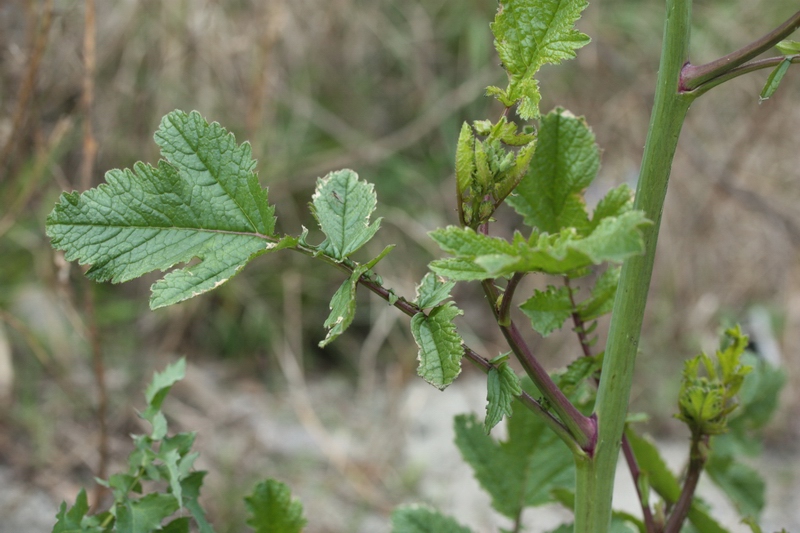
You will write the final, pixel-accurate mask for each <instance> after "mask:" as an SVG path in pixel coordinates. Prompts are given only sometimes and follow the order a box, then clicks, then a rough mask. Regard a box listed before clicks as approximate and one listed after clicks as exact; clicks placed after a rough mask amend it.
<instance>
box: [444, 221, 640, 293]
mask: <svg viewBox="0 0 800 533" xmlns="http://www.w3.org/2000/svg"><path fill="white" fill-rule="evenodd" d="M649 223H650V222H648V221H647V220H646V219H645V218H644V215H643V214H642V213H641V212H640V211H630V212H628V213H625V214H623V215H621V216H619V217H608V218H605V219H603V221H602V222H601V223H600V224H599V225H598V227H597V228H596V229H595V230H594V231H593V232H592V233H591V234H590V235H588V236H586V237H582V236H580V235H578V234H577V233H576V231H575V229H574V228H565V229H563V230H561V232H560V233H558V234H556V235H546V234H545V235H537V234H534V235H533V236H532V237H531V242H528V241H526V240H525V239H524V238H523V237H522V236H521V235H520V234H519V233H517V234H515V235H514V240H513V242H508V241H506V240H505V239H500V238H498V237H490V236H488V235H483V234H479V233H476V232H475V231H474V230H472V229H471V228H458V227H455V226H448V227H447V228H441V229H437V230H434V231H432V232H430V233H429V235H430V236H431V238H432V239H433V240H434V241H436V243H437V244H438V245H439V247H441V248H442V250H444V251H445V252H448V253H451V254H453V255H455V256H456V258H455V259H439V260H436V261H433V262H431V264H430V266H429V268H430V269H431V270H433V271H434V272H436V273H437V274H439V275H442V276H445V277H449V278H450V279H453V280H459V281H466V280H478V279H488V278H497V277H501V276H511V275H513V274H514V273H516V272H546V273H548V274H567V273H570V272H572V271H575V270H578V269H581V268H585V267H587V266H590V265H597V264H600V263H603V262H606V261H612V262H622V261H624V260H625V259H627V258H628V257H631V256H633V255H638V254H641V253H642V252H643V251H644V241H643V240H642V234H641V231H640V228H641V227H642V226H644V225H646V224H649Z"/></svg>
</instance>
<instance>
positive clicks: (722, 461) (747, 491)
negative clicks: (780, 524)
mask: <svg viewBox="0 0 800 533" xmlns="http://www.w3.org/2000/svg"><path fill="white" fill-rule="evenodd" d="M705 469H706V472H707V473H708V475H709V476H710V477H711V479H712V480H713V481H714V483H715V484H716V485H717V486H719V488H721V489H722V490H723V491H724V492H725V494H726V495H727V496H728V498H729V499H730V500H731V502H733V504H734V505H735V506H736V509H737V510H738V511H739V515H741V516H742V517H745V516H752V517H754V518H755V519H758V518H759V517H760V516H761V511H762V510H763V509H764V495H765V492H766V485H765V483H764V480H763V479H762V478H761V476H760V475H759V473H758V471H756V470H754V469H753V468H750V467H749V466H747V465H745V464H743V463H742V462H740V461H737V460H735V459H734V458H733V457H718V456H716V455H715V454H714V453H713V447H712V453H711V457H710V458H709V460H708V462H707V463H706V466H705Z"/></svg>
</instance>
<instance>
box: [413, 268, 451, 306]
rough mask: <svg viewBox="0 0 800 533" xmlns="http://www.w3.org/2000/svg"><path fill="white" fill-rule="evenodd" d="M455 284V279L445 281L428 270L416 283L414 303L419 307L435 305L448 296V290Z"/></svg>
mask: <svg viewBox="0 0 800 533" xmlns="http://www.w3.org/2000/svg"><path fill="white" fill-rule="evenodd" d="M455 285H456V282H455V281H445V280H443V279H442V278H440V277H439V276H437V275H436V274H434V273H432V272H428V273H427V274H425V277H424V278H422V281H421V282H420V283H419V285H417V297H416V298H415V299H414V303H415V304H417V306H418V307H419V308H420V309H428V308H430V307H436V306H437V305H439V304H440V303H442V302H443V301H445V300H447V299H448V298H450V291H451V290H453V287H455Z"/></svg>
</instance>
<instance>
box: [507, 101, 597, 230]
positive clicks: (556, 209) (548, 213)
mask: <svg viewBox="0 0 800 533" xmlns="http://www.w3.org/2000/svg"><path fill="white" fill-rule="evenodd" d="M599 168H600V149H599V148H598V147H597V145H596V144H595V140H594V134H593V133H592V130H591V129H589V126H588V125H587V124H586V120H584V119H583V118H582V117H580V118H579V117H576V116H575V115H573V114H572V113H570V112H569V111H566V110H564V109H561V108H556V109H555V110H553V111H551V112H550V113H548V114H547V115H546V116H545V117H544V118H542V121H541V126H540V128H539V144H538V146H537V148H536V152H535V153H534V154H533V160H532V161H531V165H530V168H529V170H528V173H527V175H526V176H525V177H524V178H523V179H522V181H521V182H520V183H519V185H517V188H516V189H515V190H514V194H513V195H512V196H511V197H509V198H508V200H507V201H508V203H509V204H510V205H511V206H512V207H513V208H514V209H515V210H516V211H517V212H518V213H519V214H520V215H522V217H523V218H524V220H525V223H526V224H527V225H529V226H531V227H535V228H538V229H539V230H540V231H542V232H547V233H557V232H558V231H559V230H561V228H565V227H575V228H578V230H579V231H580V232H582V233H583V232H584V231H585V230H586V229H587V226H588V225H589V219H588V215H587V214H586V207H585V205H584V201H583V191H584V189H586V187H588V186H589V184H590V183H591V182H592V180H594V178H595V176H596V175H597V170H598V169H599Z"/></svg>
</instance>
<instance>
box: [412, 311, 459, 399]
mask: <svg viewBox="0 0 800 533" xmlns="http://www.w3.org/2000/svg"><path fill="white" fill-rule="evenodd" d="M461 314H464V312H463V311H462V310H461V309H459V308H458V307H456V306H455V304H454V303H452V302H448V303H446V304H444V305H440V306H437V307H434V308H433V309H432V310H431V311H430V313H428V315H427V316H426V315H425V313H417V314H416V315H414V316H413V318H412V319H411V333H412V334H413V335H414V340H415V341H416V342H417V346H419V354H418V356H417V358H418V359H419V368H418V369H417V374H419V375H420V376H422V378H423V379H424V380H425V381H427V382H428V383H430V384H431V385H433V386H434V387H437V388H438V389H439V390H444V389H446V388H447V386H448V385H450V384H451V383H452V382H453V381H454V380H455V379H456V377H457V376H458V375H459V374H460V373H461V358H462V357H463V356H464V347H463V346H462V345H461V337H460V336H459V335H458V332H457V331H456V327H455V325H454V324H453V319H454V318H455V317H457V316H458V315H461Z"/></svg>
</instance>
